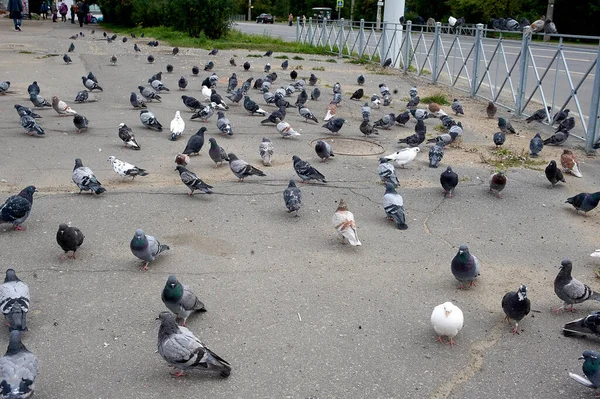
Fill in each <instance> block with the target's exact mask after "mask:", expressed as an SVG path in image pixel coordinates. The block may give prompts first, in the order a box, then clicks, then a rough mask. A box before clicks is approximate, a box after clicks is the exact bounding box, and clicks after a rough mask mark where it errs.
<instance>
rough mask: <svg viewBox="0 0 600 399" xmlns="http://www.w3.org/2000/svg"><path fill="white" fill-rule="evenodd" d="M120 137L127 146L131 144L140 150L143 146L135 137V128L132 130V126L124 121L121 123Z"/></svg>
mask: <svg viewBox="0 0 600 399" xmlns="http://www.w3.org/2000/svg"><path fill="white" fill-rule="evenodd" d="M119 138H120V139H121V140H123V144H125V146H129V147H131V148H133V149H134V150H139V149H141V148H142V147H140V145H139V144H138V142H137V140H136V139H135V136H134V134H133V130H131V128H130V127H129V126H127V125H126V124H124V123H121V124H120V125H119Z"/></svg>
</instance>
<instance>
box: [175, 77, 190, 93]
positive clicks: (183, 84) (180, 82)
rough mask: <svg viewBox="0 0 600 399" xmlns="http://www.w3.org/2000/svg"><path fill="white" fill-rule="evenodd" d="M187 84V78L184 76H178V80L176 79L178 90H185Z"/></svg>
mask: <svg viewBox="0 0 600 399" xmlns="http://www.w3.org/2000/svg"><path fill="white" fill-rule="evenodd" d="M187 85H188V80H187V79H186V78H185V77H183V76H182V77H180V78H179V80H178V81H177V86H178V87H179V90H185V88H186V87H187Z"/></svg>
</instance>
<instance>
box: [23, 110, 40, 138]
mask: <svg viewBox="0 0 600 399" xmlns="http://www.w3.org/2000/svg"><path fill="white" fill-rule="evenodd" d="M21 127H23V129H25V133H27V134H29V135H31V136H33V135H34V134H37V135H38V136H43V135H45V134H46V132H45V131H44V129H42V127H41V126H40V125H38V123H37V122H36V121H35V119H34V118H33V117H31V116H29V115H23V116H21Z"/></svg>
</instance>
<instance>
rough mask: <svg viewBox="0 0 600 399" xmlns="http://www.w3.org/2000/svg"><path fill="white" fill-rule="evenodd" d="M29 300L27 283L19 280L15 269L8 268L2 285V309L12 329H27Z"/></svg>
mask: <svg viewBox="0 0 600 399" xmlns="http://www.w3.org/2000/svg"><path fill="white" fill-rule="evenodd" d="M29 301H30V298H29V287H28V286H27V284H25V283H24V282H23V281H21V280H19V278H18V277H17V273H15V271H14V270H13V269H7V270H6V276H5V277H4V283H3V284H2V285H0V310H1V311H2V314H3V315H4V320H6V324H7V325H8V329H9V330H10V331H14V330H18V331H27V313H28V312H29Z"/></svg>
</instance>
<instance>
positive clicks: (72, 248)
mask: <svg viewBox="0 0 600 399" xmlns="http://www.w3.org/2000/svg"><path fill="white" fill-rule="evenodd" d="M84 238H85V236H84V235H83V233H82V232H81V230H79V229H78V228H77V227H72V226H68V225H67V224H65V223H61V224H60V225H59V226H58V231H57V232H56V242H57V243H58V245H59V246H60V247H61V248H62V250H63V251H65V253H64V254H63V255H62V256H61V257H60V259H61V260H65V259H66V257H67V253H69V252H73V254H72V255H71V256H69V258H71V259H75V252H77V250H78V249H79V247H80V246H81V244H83V239H84Z"/></svg>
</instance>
